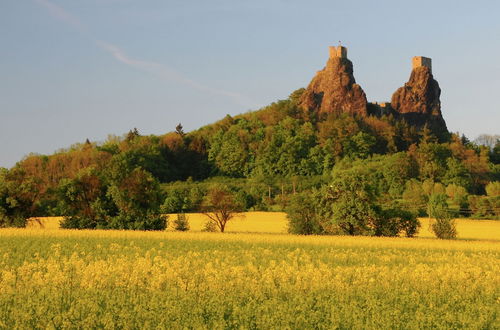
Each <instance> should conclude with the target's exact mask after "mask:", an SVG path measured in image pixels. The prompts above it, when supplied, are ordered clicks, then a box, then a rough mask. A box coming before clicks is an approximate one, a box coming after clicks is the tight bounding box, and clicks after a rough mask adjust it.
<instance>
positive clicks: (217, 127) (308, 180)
mask: <svg viewBox="0 0 500 330" xmlns="http://www.w3.org/2000/svg"><path fill="white" fill-rule="evenodd" d="M353 72H354V70H353V64H352V62H351V61H350V60H349V59H348V58H347V49H346V48H345V47H341V46H339V47H331V48H330V57H329V59H328V61H327V64H326V66H325V68H324V69H323V70H321V71H319V72H318V73H317V74H316V75H315V77H314V78H313V79H312V81H311V83H310V84H309V86H308V87H307V88H301V89H298V90H296V91H294V92H292V93H291V94H290V97H289V98H288V99H286V100H280V101H277V102H275V103H273V104H271V105H269V106H266V107H264V108H262V109H260V110H257V111H252V112H248V113H245V114H241V115H238V116H234V117H232V116H229V115H227V116H226V117H225V118H223V119H221V120H220V121H218V122H216V123H213V124H211V125H207V126H204V127H202V128H200V129H198V130H195V131H192V132H188V133H186V132H184V131H183V129H182V125H180V124H179V125H177V126H176V127H175V130H174V131H172V132H170V133H166V134H164V135H160V136H153V135H150V136H143V135H141V134H140V133H139V132H138V131H137V130H136V129H134V130H131V131H130V132H129V133H128V134H126V135H125V136H123V137H121V138H119V137H112V138H109V139H108V140H107V141H105V142H103V143H95V142H90V141H88V140H87V141H86V142H84V143H79V144H75V145H73V146H71V147H70V148H68V149H64V150H60V151H58V152H56V153H54V154H53V155H48V156H46V155H34V154H32V155H29V156H27V157H25V158H24V159H23V160H21V161H19V162H18V163H17V164H16V165H15V166H14V167H13V168H11V169H9V170H6V169H3V170H2V171H1V173H0V212H1V214H2V217H1V218H2V220H1V222H2V223H4V224H8V223H10V224H13V223H15V222H16V221H20V222H24V219H25V218H26V217H27V216H48V215H61V214H70V213H72V212H75V210H76V209H80V210H81V209H86V210H87V211H86V212H87V213H89V214H93V217H95V219H97V218H98V214H99V212H101V211H99V212H97V211H96V208H97V209H100V210H106V212H112V213H113V212H114V213H116V214H118V213H119V212H120V210H125V209H131V208H133V207H135V206H138V207H139V206H140V205H146V204H147V203H146V202H145V200H144V197H141V194H144V193H145V191H146V190H147V191H148V193H147V194H146V195H147V196H149V197H148V198H149V200H151V201H154V203H155V208H159V207H160V205H163V207H164V211H166V212H179V211H196V210H197V209H198V207H199V205H200V202H201V200H202V198H203V195H204V193H205V192H206V189H207V184H205V183H204V182H207V180H208V183H214V182H225V183H226V184H228V185H229V186H230V187H231V189H233V190H234V191H235V192H236V193H237V194H238V198H239V199H240V200H241V201H242V203H243V204H244V207H245V208H246V209H252V210H269V209H271V210H281V209H283V207H285V206H286V205H287V203H288V200H289V196H290V195H291V194H293V193H296V192H300V191H307V190H308V189H311V188H312V187H317V186H320V185H322V184H325V183H327V182H328V181H329V180H330V179H331V175H332V169H333V168H334V167H336V168H340V169H342V168H343V169H348V168H352V167H358V168H363V169H370V171H371V172H370V175H371V177H372V180H373V183H374V184H375V185H376V186H377V193H378V194H379V196H380V198H381V200H383V201H386V202H389V201H393V200H402V201H403V202H406V203H407V204H408V205H409V206H410V207H411V208H413V209H415V210H416V211H418V212H424V211H425V207H424V204H425V201H426V199H427V198H428V196H430V194H432V193H433V192H436V191H437V192H441V193H447V194H448V197H449V199H450V204H451V208H453V209H454V210H455V211H456V212H458V213H461V214H462V215H470V214H475V216H478V217H494V216H498V212H499V206H498V203H499V202H498V193H497V190H496V188H495V187H496V184H494V182H495V181H499V178H500V165H499V163H500V143H498V142H497V144H496V146H495V147H494V148H487V147H482V146H479V145H475V144H474V143H471V142H470V141H469V140H468V139H467V138H466V137H465V136H459V135H458V134H451V133H449V132H448V130H447V127H446V123H445V121H444V118H443V116H442V111H441V103H440V93H441V89H440V87H439V84H438V82H437V81H436V80H435V79H434V77H433V75H432V66H431V60H430V59H428V58H425V57H415V58H414V59H413V67H412V71H411V75H410V79H409V81H408V82H407V83H405V84H404V86H403V87H401V88H399V89H398V90H397V91H396V92H395V93H394V94H393V95H392V99H391V103H390V104H389V103H380V104H379V103H371V102H368V101H367V100H366V95H365V93H364V91H363V89H362V87H361V86H360V85H358V84H356V81H355V78H354V74H353ZM173 126H174V123H173V124H172V127H173ZM145 182H147V184H146V185H142V186H141V187H142V188H141V189H143V190H140V189H138V190H136V191H135V192H134V189H132V187H134V186H135V185H141V184H143V183H145ZM158 183H161V184H162V189H161V191H157V185H158ZM491 184H493V186H492V188H491V189H489V190H488V191H491V194H488V196H487V197H484V196H483V197H481V196H479V195H485V194H486V192H487V189H486V187H487V186H488V185H491ZM111 187H114V188H113V189H111ZM145 189H146V190H145ZM82 191H86V193H80V192H82ZM134 193H135V195H134ZM76 201H78V202H76ZM97 201H99V202H98V203H97ZM68 203H70V204H71V205H72V206H71V207H69V208H68ZM75 203H76V204H78V205H76V204H75ZM96 203H97V204H99V205H100V206H99V207H97V206H96V205H97V204H96ZM141 203H142V204H141ZM144 203H146V204H144ZM134 205H135V206H134ZM148 207H149V206H148ZM146 208H147V207H146ZM103 212H104V211H103ZM15 219H18V220H15ZM96 221H97V220H96Z"/></svg>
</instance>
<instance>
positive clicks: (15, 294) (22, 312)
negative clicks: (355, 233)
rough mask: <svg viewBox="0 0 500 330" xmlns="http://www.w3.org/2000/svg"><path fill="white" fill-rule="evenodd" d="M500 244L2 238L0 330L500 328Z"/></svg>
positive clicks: (271, 237)
mask: <svg viewBox="0 0 500 330" xmlns="http://www.w3.org/2000/svg"><path fill="white" fill-rule="evenodd" d="M499 260H500V243H499V242H498V241H495V240H484V241H480V240H469V241H467V240H455V241H444V240H437V239H426V238H416V239H407V238H373V237H342V236H337V237H326V236H310V237H303V236H292V235H285V234H261V233H259V234H244V233H240V234H230V233H228V234H217V233H199V232H187V233H179V232H130V231H99V230H96V231H74V230H56V231H50V230H34V229H1V230H0V329H4V328H5V329H14V328H109V329H112V328H125V329H132V328H169V329H181V328H197V329H198V328H199V329H213V328H244V329H247V328H253V329H255V328H261V329H274V328H293V329H306V328H320V329H323V328H329V329H330V328H363V329H366V328H410V329H412V328H415V329H417V328H419V329H420V328H500V321H499V313H498V311H499V307H500V276H499V274H500V262H499Z"/></svg>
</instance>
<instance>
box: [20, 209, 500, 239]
mask: <svg viewBox="0 0 500 330" xmlns="http://www.w3.org/2000/svg"><path fill="white" fill-rule="evenodd" d="M186 215H187V217H188V220H189V224H190V227H191V230H192V231H201V230H202V229H203V227H204V224H205V222H206V221H207V217H206V216H205V215H203V214H201V213H187V214H186ZM176 216H177V215H176V214H169V219H170V221H169V229H168V230H174V224H173V222H174V220H175V219H176ZM61 219H62V217H45V218H34V219H30V221H28V227H29V228H43V229H59V221H60V220H61ZM420 222H421V223H422V227H421V228H420V232H419V234H418V235H417V236H418V237H435V236H434V234H432V233H431V232H430V231H429V219H428V218H420ZM456 223H457V231H458V238H462V239H488V240H500V221H495V220H471V219H456ZM226 231H227V232H238V233H279V234H284V233H286V232H287V220H286V214H285V213H283V212H246V213H242V214H240V215H238V216H237V217H236V218H234V219H233V220H231V221H230V222H229V223H228V225H227V228H226Z"/></svg>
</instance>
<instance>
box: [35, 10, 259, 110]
mask: <svg viewBox="0 0 500 330" xmlns="http://www.w3.org/2000/svg"><path fill="white" fill-rule="evenodd" d="M34 1H35V2H36V3H38V4H39V5H41V6H42V7H44V8H46V9H47V11H48V12H49V14H50V15H51V16H52V17H54V18H56V19H58V20H60V21H62V22H64V23H66V24H68V25H70V26H72V27H73V28H75V29H77V30H78V31H79V32H81V33H83V34H85V35H86V36H87V37H89V38H90V39H91V40H92V42H93V43H95V45H96V46H97V47H99V48H100V49H102V50H103V51H105V52H107V53H109V54H110V55H112V56H113V58H114V59H115V60H117V61H118V62H120V63H123V64H126V65H128V66H130V67H134V68H136V69H139V70H142V71H145V72H148V73H150V74H153V75H156V76H159V77H161V78H164V79H166V80H172V81H176V82H178V83H182V84H185V85H187V86H190V87H191V88H194V89H197V90H200V91H203V92H208V93H211V94H215V95H222V96H226V97H229V98H231V99H233V101H235V102H236V103H238V104H240V105H242V106H244V107H250V108H251V107H255V106H256V105H257V103H256V102H253V101H251V100H250V99H249V98H247V97H245V96H244V95H242V94H239V93H235V92H230V91H227V90H224V89H218V88H212V87H210V86H206V85H204V84H201V83H198V82H196V81H194V80H191V79H189V78H186V77H185V76H183V75H182V74H180V73H179V72H177V71H175V70H174V69H172V68H170V67H168V66H167V65H165V64H162V63H158V62H153V61H146V60H141V59H135V58H132V57H131V56H129V55H128V54H127V53H125V52H124V51H123V50H122V49H121V48H120V47H118V46H117V45H114V44H112V43H110V42H107V41H102V40H99V39H97V38H95V37H92V36H90V35H89V34H88V32H87V29H86V27H85V25H84V24H83V23H82V22H81V21H80V20H79V19H78V18H77V17H75V16H74V15H72V14H71V13H69V12H68V11H67V10H65V9H64V8H62V7H61V6H59V5H56V4H54V3H53V2H51V1H49V0H34Z"/></svg>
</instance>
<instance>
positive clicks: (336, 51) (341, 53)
mask: <svg viewBox="0 0 500 330" xmlns="http://www.w3.org/2000/svg"><path fill="white" fill-rule="evenodd" d="M329 48H330V58H334V57H340V58H347V48H346V47H344V46H338V47H335V46H330V47H329Z"/></svg>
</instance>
